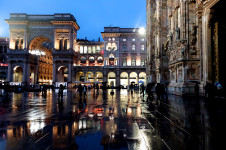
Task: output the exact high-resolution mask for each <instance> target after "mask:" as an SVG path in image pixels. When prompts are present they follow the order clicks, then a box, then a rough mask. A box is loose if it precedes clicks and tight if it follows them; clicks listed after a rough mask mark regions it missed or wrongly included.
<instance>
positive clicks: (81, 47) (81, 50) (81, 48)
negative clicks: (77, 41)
mask: <svg viewBox="0 0 226 150" xmlns="http://www.w3.org/2000/svg"><path fill="white" fill-rule="evenodd" d="M80 53H81V54H82V53H83V46H80Z"/></svg>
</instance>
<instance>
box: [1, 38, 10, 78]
mask: <svg viewBox="0 0 226 150" xmlns="http://www.w3.org/2000/svg"><path fill="white" fill-rule="evenodd" d="M8 48H9V38H6V37H2V38H0V81H1V82H4V81H6V80H7V75H8V64H7V57H6V54H7V50H8Z"/></svg>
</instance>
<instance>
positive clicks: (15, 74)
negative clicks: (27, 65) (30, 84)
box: [13, 66, 23, 82]
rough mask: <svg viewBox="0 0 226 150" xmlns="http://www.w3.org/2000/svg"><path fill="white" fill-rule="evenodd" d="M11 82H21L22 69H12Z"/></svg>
mask: <svg viewBox="0 0 226 150" xmlns="http://www.w3.org/2000/svg"><path fill="white" fill-rule="evenodd" d="M13 82H23V68H22V67H20V66H16V67H14V68H13Z"/></svg>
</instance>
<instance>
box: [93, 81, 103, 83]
mask: <svg viewBox="0 0 226 150" xmlns="http://www.w3.org/2000/svg"><path fill="white" fill-rule="evenodd" d="M93 83H101V82H100V81H95V82H93Z"/></svg>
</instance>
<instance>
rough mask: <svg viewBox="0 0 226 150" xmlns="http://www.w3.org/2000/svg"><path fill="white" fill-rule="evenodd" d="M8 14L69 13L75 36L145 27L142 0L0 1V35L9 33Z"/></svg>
mask: <svg viewBox="0 0 226 150" xmlns="http://www.w3.org/2000/svg"><path fill="white" fill-rule="evenodd" d="M10 13H27V14H54V13H71V14H72V15H74V16H75V18H76V19H77V22H78V24H79V26H80V30H79V31H78V38H85V37H87V38H88V40H97V39H98V37H101V33H100V32H103V30H104V27H109V26H116V27H122V28H127V27H128V28H133V27H146V0H20V1H17V0H10V1H7V0H0V37H8V36H9V27H8V24H7V23H6V22H5V19H8V18H9V15H10Z"/></svg>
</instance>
